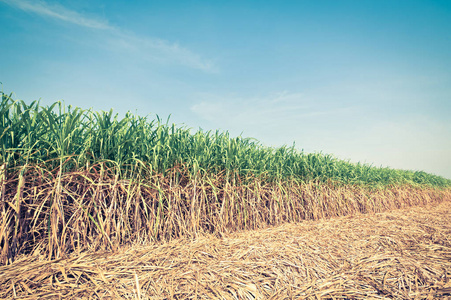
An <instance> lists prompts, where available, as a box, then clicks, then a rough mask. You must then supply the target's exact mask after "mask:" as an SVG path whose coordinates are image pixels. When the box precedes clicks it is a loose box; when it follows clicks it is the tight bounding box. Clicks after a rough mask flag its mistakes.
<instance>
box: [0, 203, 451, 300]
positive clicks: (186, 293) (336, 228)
mask: <svg viewBox="0 0 451 300" xmlns="http://www.w3.org/2000/svg"><path fill="white" fill-rule="evenodd" d="M0 297H1V298H6V299H13V298H15V299H58V298H60V299H61V298H63V299H436V298H440V299H447V298H450V299H451V202H450V201H444V202H442V203H441V204H438V205H437V204H435V205H429V206H426V207H425V206H423V207H420V206H418V207H413V208H404V209H400V210H394V211H391V212H385V213H376V214H358V215H354V216H346V217H336V218H332V219H328V220H320V221H303V222H300V223H297V224H285V225H281V226H277V227H270V228H266V229H259V230H251V231H242V232H237V233H232V234H227V235H224V236H222V237H214V236H212V235H201V236H198V237H197V238H196V239H194V240H193V239H191V240H188V239H178V240H173V241H171V242H168V243H161V244H153V245H134V246H128V247H126V248H122V249H120V250H118V251H117V252H116V253H110V252H93V253H89V252H84V253H81V254H78V255H77V254H75V253H73V254H71V255H70V256H69V257H66V258H60V259H56V260H52V261H46V260H45V259H44V258H40V257H39V256H38V255H36V256H22V257H20V258H18V260H16V261H15V262H14V263H13V264H11V265H6V266H0Z"/></svg>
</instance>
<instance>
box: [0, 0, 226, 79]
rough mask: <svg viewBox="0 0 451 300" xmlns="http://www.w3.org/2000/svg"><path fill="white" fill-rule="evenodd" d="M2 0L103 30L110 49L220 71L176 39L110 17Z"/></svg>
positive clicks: (158, 60)
mask: <svg viewBox="0 0 451 300" xmlns="http://www.w3.org/2000/svg"><path fill="white" fill-rule="evenodd" d="M0 1H2V2H4V3H6V4H8V5H10V6H13V7H16V8H18V9H20V10H23V11H27V12H31V13H35V14H37V15H39V16H41V17H47V18H52V19H55V20H59V21H63V22H67V23H71V24H75V25H78V26H81V27H84V28H89V29H94V30H99V31H102V38H101V39H106V40H107V41H108V43H109V44H110V45H113V47H108V49H109V50H110V51H117V50H118V49H120V50H121V51H128V52H129V53H131V54H133V56H134V57H137V58H139V59H142V60H144V61H147V62H159V63H164V64H178V65H183V66H187V67H189V68H193V69H198V70H201V71H204V72H209V73H215V72H217V71H218V69H217V67H216V66H215V65H214V63H212V62H211V61H207V60H205V59H203V58H202V57H201V56H200V55H198V54H196V53H194V52H192V51H190V50H189V49H187V48H185V47H182V46H180V45H178V44H176V43H170V42H168V41H165V40H162V39H158V38H151V37H146V36H137V35H136V34H134V33H133V32H126V31H124V30H122V29H120V28H118V27H115V26H112V25H110V24H109V23H108V21H107V20H102V19H97V18H94V17H86V16H83V15H82V14H80V13H78V12H76V11H73V10H70V9H67V8H65V7H64V6H61V5H58V4H49V3H47V2H44V1H29V0H0ZM105 33H107V34H105Z"/></svg>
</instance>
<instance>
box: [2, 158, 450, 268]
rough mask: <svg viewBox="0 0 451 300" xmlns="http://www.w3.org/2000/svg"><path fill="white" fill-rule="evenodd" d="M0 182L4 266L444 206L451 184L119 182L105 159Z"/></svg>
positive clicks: (30, 169) (179, 176) (28, 171)
mask: <svg viewBox="0 0 451 300" xmlns="http://www.w3.org/2000/svg"><path fill="white" fill-rule="evenodd" d="M2 174H3V175H2V176H3V177H2V178H1V180H0V185H1V195H0V202H1V206H0V220H1V223H0V264H9V263H12V262H13V261H14V260H15V257H16V256H18V255H21V254H30V253H33V252H43V253H45V254H46V255H47V257H48V258H49V259H52V258H60V257H64V256H66V255H68V254H70V253H72V252H74V251H75V252H77V253H80V252H82V251H85V250H87V249H89V250H114V249H117V248H118V247H120V246H121V245H124V244H129V243H133V242H136V241H141V242H156V241H170V240H173V239H178V238H180V237H183V236H185V237H196V236H198V235H199V234H204V233H213V234H216V235H221V234H226V233H230V232H234V231H237V230H252V229H258V228H265V227H266V226H268V225H280V224H283V223H287V222H299V221H302V220H318V219H322V218H328V217H334V216H345V215H352V214H356V213H367V212H382V211H387V210H391V209H397V208H402V207H408V206H413V205H425V204H431V203H439V202H441V201H443V200H444V199H446V198H448V199H449V198H451V197H450V195H451V190H449V189H448V190H439V189H433V188H429V189H428V188H414V187H412V186H394V187H387V188H383V189H371V188H369V187H365V186H351V185H337V184H332V183H330V184H326V183H315V182H308V183H299V182H295V181H283V182H276V183H268V182H266V183H265V182H262V181H260V180H258V179H257V178H254V177H250V178H243V180H242V181H241V180H240V178H238V179H237V178H234V179H233V180H230V179H229V178H226V176H223V175H204V176H197V177H194V178H193V177H190V175H189V174H188V172H187V171H186V170H184V169H177V168H175V169H173V170H171V171H168V172H167V173H166V175H165V176H164V177H163V176H162V175H158V174H154V175H146V176H145V177H143V178H137V179H135V180H133V181H130V180H120V179H119V175H118V174H117V173H115V171H114V170H111V169H108V168H106V167H105V165H104V164H97V165H93V166H90V167H87V168H86V169H85V170H81V171H79V172H67V173H65V172H62V171H61V169H56V170H46V169H43V168H39V166H23V167H22V168H21V169H20V170H17V171H16V172H15V173H9V174H8V176H6V173H2Z"/></svg>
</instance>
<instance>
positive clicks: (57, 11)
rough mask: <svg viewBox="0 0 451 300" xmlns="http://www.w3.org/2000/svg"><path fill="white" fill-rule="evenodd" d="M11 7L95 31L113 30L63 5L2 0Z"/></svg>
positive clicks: (104, 22)
mask: <svg viewBox="0 0 451 300" xmlns="http://www.w3.org/2000/svg"><path fill="white" fill-rule="evenodd" d="M0 1H2V2H5V3H7V4H9V5H11V6H14V7H17V8H19V9H21V10H23V11H28V12H32V13H35V14H38V15H40V16H43V17H50V18H54V19H58V20H60V21H64V22H68V23H72V24H76V25H79V26H83V27H87V28H93V29H101V30H105V29H112V27H111V26H110V25H109V24H108V22H107V21H105V20H100V19H95V18H87V17H84V16H82V15H80V14H79V13H77V12H75V11H73V10H69V9H67V8H65V7H63V6H61V5H57V4H48V3H46V2H43V1H28V0H0Z"/></svg>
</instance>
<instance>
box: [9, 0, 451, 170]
mask: <svg viewBox="0 0 451 300" xmlns="http://www.w3.org/2000/svg"><path fill="white" fill-rule="evenodd" d="M450 20H451V1H415V0H409V1H405V0H396V1H395V0H390V1H386V0H374V1H368V0H359V1H357V0H353V1H342V0H334V1H326V0H319V1H302V0H298V1H233V0H230V1H169V0H168V1H143V0H137V1H114V0H110V1H104V0H90V1H88V0H79V1H50V0H47V1H39V0H35V1H31V0H0V37H1V47H0V82H2V83H3V90H4V92H6V93H10V92H14V93H15V95H16V98H17V99H23V100H25V101H32V100H36V99H41V103H42V104H50V103H53V102H54V101H57V100H64V101H65V102H66V103H67V104H72V105H75V106H80V107H83V108H90V107H92V108H93V109H95V110H109V109H110V108H113V109H114V110H115V111H116V112H117V113H120V114H123V113H125V112H126V111H132V112H137V113H138V114H140V115H143V116H144V115H149V114H158V115H159V116H161V117H163V118H166V117H167V116H168V115H169V114H171V121H172V122H174V123H177V124H185V125H186V126H189V127H192V128H193V129H194V130H196V129H197V128H199V127H201V128H203V129H206V130H210V129H211V130H216V129H220V130H228V131H230V133H231V134H232V135H235V136H236V135H240V134H242V135H243V136H245V137H254V138H256V139H258V140H260V141H261V142H262V143H263V144H265V145H268V146H281V145H283V144H287V145H291V144H292V143H293V142H295V143H296V146H297V147H298V148H299V149H304V150H305V151H307V152H319V151H322V152H323V153H331V154H334V155H335V156H337V157H339V158H342V159H350V160H351V161H354V162H357V161H361V162H366V163H371V164H373V165H376V166H380V165H382V166H390V167H393V168H400V169H409V170H424V171H427V172H430V173H434V174H438V175H442V176H445V177H447V178H451V118H450V117H449V116H450V115H451V21H450Z"/></svg>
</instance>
